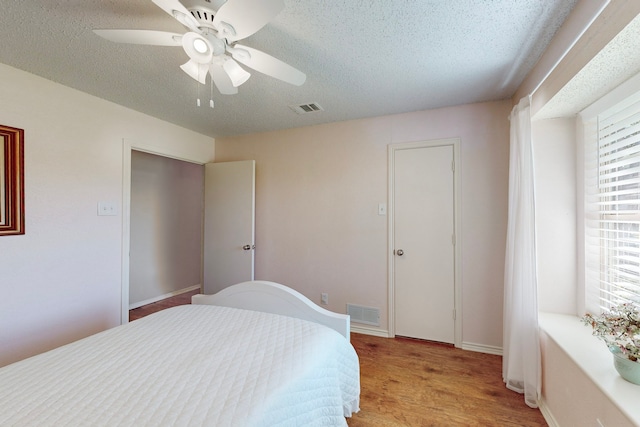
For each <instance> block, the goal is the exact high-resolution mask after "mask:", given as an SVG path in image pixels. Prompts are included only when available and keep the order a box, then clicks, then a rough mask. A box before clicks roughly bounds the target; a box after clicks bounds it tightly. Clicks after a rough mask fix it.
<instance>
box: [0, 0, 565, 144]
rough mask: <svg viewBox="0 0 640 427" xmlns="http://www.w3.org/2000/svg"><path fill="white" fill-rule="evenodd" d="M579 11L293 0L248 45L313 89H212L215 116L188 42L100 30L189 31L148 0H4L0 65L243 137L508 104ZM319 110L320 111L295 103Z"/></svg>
mask: <svg viewBox="0 0 640 427" xmlns="http://www.w3.org/2000/svg"><path fill="white" fill-rule="evenodd" d="M192 1H193V0H192ZM195 1H204V0H195ZM575 3H576V0H394V1H380V0H342V1H339V0H304V1H303V0H285V4H286V8H285V10H284V11H283V12H281V13H280V14H279V15H278V16H277V17H276V18H275V19H274V20H273V21H271V23H270V24H268V25H267V26H266V27H264V28H263V29H261V30H260V31H259V32H258V33H256V34H254V35H252V36H250V37H249V38H247V39H244V40H243V41H242V43H243V44H245V45H248V46H251V47H253V48H257V49H260V50H263V51H264V52H267V53H269V54H271V55H273V56H275V57H277V58H279V59H281V60H283V61H285V62H287V63H289V64H291V65H293V66H294V67H296V68H298V69H300V70H301V71H303V72H305V73H306V74H307V81H306V83H305V84H304V85H303V86H301V87H297V86H291V85H289V84H287V83H283V82H281V81H279V80H276V79H273V78H271V77H267V76H264V75H262V74H260V73H258V72H252V76H251V78H250V79H249V81H248V82H247V83H245V84H244V85H242V86H240V87H239V93H238V94H236V95H221V94H219V93H218V92H217V91H216V89H215V88H214V89H213V99H214V101H215V108H214V109H211V108H209V106H208V104H209V99H210V97H211V92H212V89H211V87H210V85H209V84H207V85H198V84H197V83H196V82H195V81H194V80H193V79H191V78H190V77H188V76H187V75H186V74H184V73H183V72H182V70H180V68H179V66H180V65H181V64H183V63H184V62H186V61H187V59H188V58H187V57H186V54H185V53H184V51H183V50H182V49H181V48H179V47H159V46H140V45H124V44H116V43H112V42H109V41H106V40H104V39H102V38H100V37H98V36H97V35H95V34H94V33H93V32H92V30H93V29H104V28H119V29H147V30H162V31H172V32H179V33H183V32H185V31H186V30H185V29H184V27H182V26H181V25H180V24H179V23H178V22H177V21H176V20H174V19H172V17H171V16H169V15H168V14H166V13H165V12H164V11H162V10H161V9H160V8H158V7H157V6H156V5H155V4H153V3H152V2H151V0H29V1H18V0H0V6H1V8H2V9H1V13H0V38H1V40H2V43H1V44H0V62H2V63H4V64H7V65H10V66H13V67H16V68H19V69H22V70H25V71H28V72H31V73H33V74H36V75H39V76H42V77H45V78H47V79H50V80H53V81H55V82H59V83H61V84H63V85H66V86H70V87H73V88H76V89H78V90H81V91H83V92H87V93H89V94H92V95H95V96H97V97H100V98H104V99H107V100H110V101H113V102H115V103H118V104H121V105H124V106H126V107H129V108H132V109H134V110H137V111H141V112H143V113H146V114H149V115H151V116H154V117H158V118H160V119H163V120H166V121H169V122H172V123H175V124H178V125H180V126H183V127H185V128H188V129H192V130H194V131H196V132H200V133H202V134H205V135H210V136H212V137H216V136H228V135H238V134H244V133H252V132H259V131H268V130H276V129H284V128H291V127H298V126H305V125H312V124H319V123H327V122H335V121H341V120H350V119H357V118H364V117H372V116H379V115H387V114H394V113H403V112H409V111H418V110H425V109H430V108H438V107H443V106H450V105H458V104H466V103H472V102H480V101H491V100H499V99H505V98H508V97H510V96H512V95H513V93H514V92H515V90H516V88H517V87H518V85H519V84H520V82H521V81H522V80H523V78H524V77H525V76H526V74H527V73H528V72H529V70H530V69H531V68H532V67H533V66H534V65H535V63H536V61H537V60H538V58H539V57H540V55H541V54H542V52H543V51H544V50H545V48H546V46H547V45H548V43H549V41H550V40H551V38H552V37H553V35H554V34H555V32H556V30H557V29H558V28H559V26H560V25H561V24H562V22H564V20H565V18H566V17H567V15H568V13H569V12H570V11H571V9H572V8H573V6H574V5H575ZM247 13H251V11H250V10H249V11H247ZM249 71H251V70H249ZM198 96H199V97H200V98H201V99H202V100H203V102H202V105H203V106H202V107H197V106H196V98H197V97H198ZM310 102H316V103H318V104H320V105H321V106H322V107H323V108H324V111H321V112H317V113H312V114H306V115H298V114H296V113H294V112H293V111H292V110H291V109H290V108H289V107H288V106H289V105H292V104H302V103H310Z"/></svg>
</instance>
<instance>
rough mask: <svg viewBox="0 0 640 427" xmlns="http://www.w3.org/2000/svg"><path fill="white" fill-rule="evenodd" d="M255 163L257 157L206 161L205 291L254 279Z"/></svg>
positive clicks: (211, 291) (209, 292)
mask: <svg viewBox="0 0 640 427" xmlns="http://www.w3.org/2000/svg"><path fill="white" fill-rule="evenodd" d="M255 165H256V162H255V160H245V161H240V162H225V163H208V164H206V165H205V184H204V188H205V190H204V192H205V196H204V259H203V270H204V274H203V276H204V277H203V292H204V293H205V294H214V293H216V292H218V291H220V290H222V289H224V288H226V287H227V286H231V285H234V284H236V283H240V282H245V281H248V280H253V279H254V251H255Z"/></svg>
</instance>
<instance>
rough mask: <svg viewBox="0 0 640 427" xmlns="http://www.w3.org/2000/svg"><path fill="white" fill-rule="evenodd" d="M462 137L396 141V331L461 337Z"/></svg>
mask: <svg viewBox="0 0 640 427" xmlns="http://www.w3.org/2000/svg"><path fill="white" fill-rule="evenodd" d="M458 152H459V139H457V138H456V139H443V140H435V141H425V142H414V143H402V144H392V145H390V146H389V193H390V194H389V196H390V198H389V202H390V203H389V205H390V207H389V245H390V251H389V252H390V255H389V256H390V258H389V266H390V268H389V323H390V324H389V332H390V335H391V336H395V335H401V336H408V337H412V338H419V339H425V340H431V341H439V342H445V343H452V344H455V345H456V346H459V345H460V344H461V333H460V332H461V331H460V329H461V322H460V320H461V314H462V313H461V310H460V292H459V286H457V285H458V278H459V267H460V263H459V259H460V254H459V248H460V245H459V244H457V243H458V241H459V239H460V235H459V234H460V233H459V229H460V228H459V226H458V224H459V220H458V209H457V206H458V195H459V191H458V183H459V169H460V168H459V165H457V164H458V163H459V162H457V159H458V157H459V156H458Z"/></svg>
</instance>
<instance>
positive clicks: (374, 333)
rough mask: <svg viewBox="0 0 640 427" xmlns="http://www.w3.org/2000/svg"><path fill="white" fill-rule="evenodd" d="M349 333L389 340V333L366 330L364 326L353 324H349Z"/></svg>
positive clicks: (371, 329) (379, 330)
mask: <svg viewBox="0 0 640 427" xmlns="http://www.w3.org/2000/svg"><path fill="white" fill-rule="evenodd" d="M351 333H356V334H362V335H371V336H374V337H380V338H390V335H389V331H385V330H382V329H373V328H367V327H366V326H356V325H354V324H353V323H351Z"/></svg>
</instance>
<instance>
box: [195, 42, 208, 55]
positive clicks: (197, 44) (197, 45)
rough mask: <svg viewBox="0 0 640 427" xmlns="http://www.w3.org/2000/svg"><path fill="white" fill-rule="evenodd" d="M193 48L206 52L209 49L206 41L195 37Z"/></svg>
mask: <svg viewBox="0 0 640 427" xmlns="http://www.w3.org/2000/svg"><path fill="white" fill-rule="evenodd" d="M193 48H194V49H195V50H196V51H198V52H199V53H207V51H208V50H209V47H208V46H207V43H206V42H205V41H204V40H202V39H195V40H194V41H193Z"/></svg>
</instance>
